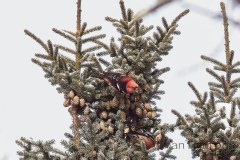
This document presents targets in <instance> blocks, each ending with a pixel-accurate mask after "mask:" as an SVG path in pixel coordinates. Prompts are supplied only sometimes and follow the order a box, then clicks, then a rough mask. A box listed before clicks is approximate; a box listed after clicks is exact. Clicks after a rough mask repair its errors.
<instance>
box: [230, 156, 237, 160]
mask: <svg viewBox="0 0 240 160" xmlns="http://www.w3.org/2000/svg"><path fill="white" fill-rule="evenodd" d="M229 160H237V157H236V156H231V157H230V158H229Z"/></svg>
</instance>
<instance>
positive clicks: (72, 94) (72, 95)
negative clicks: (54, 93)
mask: <svg viewBox="0 0 240 160" xmlns="http://www.w3.org/2000/svg"><path fill="white" fill-rule="evenodd" d="M74 96H75V93H74V91H70V92H68V94H67V97H68V98H70V99H73V97H74Z"/></svg>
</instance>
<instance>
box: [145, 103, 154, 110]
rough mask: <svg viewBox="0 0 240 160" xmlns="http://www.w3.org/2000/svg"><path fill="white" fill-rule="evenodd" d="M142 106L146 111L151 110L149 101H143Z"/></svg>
mask: <svg viewBox="0 0 240 160" xmlns="http://www.w3.org/2000/svg"><path fill="white" fill-rule="evenodd" d="M144 108H145V109H146V110H147V111H152V106H151V104H150V103H144Z"/></svg>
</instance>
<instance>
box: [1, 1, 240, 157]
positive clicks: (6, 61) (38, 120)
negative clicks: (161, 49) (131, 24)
mask: <svg viewBox="0 0 240 160" xmlns="http://www.w3.org/2000/svg"><path fill="white" fill-rule="evenodd" d="M1 2H2V3H1V5H0V13H1V14H0V19H1V25H0V41H1V51H0V52H1V53H0V59H1V63H0V73H1V81H0V82H1V83H0V89H1V92H0V97H1V98H0V100H1V102H0V159H1V158H4V157H5V158H6V159H8V160H15V159H18V157H17V155H16V151H17V150H19V149H20V148H19V147H18V146H17V145H16V144H15V140H16V139H19V138H20V137H21V136H24V137H32V138H34V139H35V140H38V139H41V140H49V139H55V140H56V146H59V143H60V141H61V140H62V139H65V137H64V135H63V134H64V133H65V132H70V130H69V125H70V124H71V117H70V115H69V113H68V112H67V109H66V108H64V107H63V106H62V103H63V95H60V94H58V93H57V91H56V89H55V88H54V87H52V86H51V85H50V83H48V81H47V80H46V79H45V78H44V77H43V72H42V70H41V69H40V68H39V67H38V66H36V65H34V64H32V63H31V61H30V59H31V58H32V57H33V55H34V53H36V52H37V53H43V49H42V48H41V47H40V46H39V45H38V44H37V43H35V42H34V41H33V40H32V39H30V38H29V37H27V36H25V35H24V32H23V30H24V29H29V30H30V31H32V32H34V33H35V34H36V35H37V36H39V37H41V39H42V40H44V41H47V40H48V39H51V40H52V41H53V42H54V43H58V42H59V43H62V44H66V41H65V40H64V39H63V38H61V37H59V36H58V35H56V34H54V33H53V32H52V30H51V29H52V28H53V27H56V28H58V29H67V30H72V31H74V30H75V17H76V4H75V0H71V1H68V0H61V1H59V0H51V1H49V0H41V1H33V0H21V1H19V0H18V1H17V0H12V1H4V2H3V0H1ZM154 2H155V0H125V3H126V6H127V7H130V8H132V9H133V10H134V11H139V10H141V9H143V8H145V7H147V6H151V5H152V4H153V3H154ZM185 2H191V3H193V4H196V5H199V6H202V7H204V8H207V9H208V10H210V11H213V13H220V6H219V2H220V1H219V0H217V1H209V0H201V1H199V0H188V1H187V0H186V1H185ZM82 6H83V7H82V9H83V12H82V20H83V21H86V22H88V26H96V25H102V26H103V30H102V33H106V34H107V38H106V39H105V42H109V39H110V38H111V37H112V36H116V35H117V34H116V31H115V30H114V28H113V27H112V26H111V24H110V23H108V22H106V21H105V20H104V17H105V16H111V17H120V9H119V5H118V0H83V4H82ZM228 9H229V10H230V9H231V7H228ZM183 10H184V7H183V6H182V5H181V4H180V3H174V4H171V5H168V6H166V7H164V8H162V9H160V10H159V11H158V12H156V13H155V14H152V15H150V16H148V17H146V18H145V19H144V23H145V24H146V25H150V24H153V25H155V26H156V25H161V17H162V16H164V17H166V18H167V19H168V20H169V21H171V20H172V19H173V18H174V17H175V16H176V15H177V14H178V13H180V12H181V11H183ZM228 12H230V11H228ZM231 14H233V15H234V17H235V18H237V16H238V15H237V14H236V13H231ZM230 25H231V24H230ZM179 30H180V31H181V32H182V34H181V35H180V36H176V37H175V39H174V43H173V46H174V49H173V50H172V51H171V52H170V55H169V56H167V57H165V58H164V61H163V62H161V63H160V64H159V66H160V67H166V66H168V67H170V68H171V71H170V72H168V73H166V74H165V75H164V76H163V77H162V78H163V80H165V84H164V85H163V86H162V88H161V89H163V90H165V91H166V94H165V95H164V96H162V100H161V101H158V106H159V107H160V108H162V109H163V113H162V121H163V122H165V123H174V122H175V121H176V117H175V116H173V115H172V113H171V112H170V110H171V109H176V110H178V111H180V113H182V114H185V113H190V114H194V112H193V111H194V109H193V107H192V106H191V105H190V104H189V101H190V100H193V99H194V98H195V97H194V95H193V93H192V92H191V90H190V89H189V87H188V86H187V82H188V81H192V82H193V83H194V84H195V85H196V87H197V88H198V89H199V90H200V91H201V92H203V91H205V90H207V89H208V86H207V82H208V81H210V80H212V78H211V77H210V76H209V75H207V73H206V72H205V68H206V67H208V66H209V65H208V63H205V62H202V60H201V59H200V55H202V54H204V55H208V56H209V55H210V56H213V57H217V58H218V59H220V60H223V59H224V43H223V26H222V21H221V20H218V19H213V18H212V17H211V16H206V15H202V14H200V13H198V12H195V11H194V10H192V11H191V13H190V14H189V15H187V16H185V17H184V18H183V19H182V20H181V21H180V23H179ZM230 38H231V44H230V46H231V49H233V50H235V52H236V53H237V54H238V53H239V51H240V47H239V41H240V32H239V29H237V28H236V27H235V28H234V27H233V26H231V27H230ZM67 44H68V43H67ZM219 44H220V45H219ZM239 57H240V56H239V55H236V58H239ZM209 67H210V66H209ZM169 136H170V137H171V138H172V139H173V140H174V141H175V142H176V143H185V140H184V138H182V137H181V136H180V134H179V132H178V131H176V132H175V133H174V134H169ZM185 145H186V143H185ZM173 154H174V155H176V156H178V158H177V159H180V160H181V159H183V158H184V159H186V160H188V159H189V160H190V159H192V158H191V151H190V150H188V149H187V146H185V148H184V149H176V150H174V151H173Z"/></svg>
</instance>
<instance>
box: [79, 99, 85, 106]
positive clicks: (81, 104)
mask: <svg viewBox="0 0 240 160" xmlns="http://www.w3.org/2000/svg"><path fill="white" fill-rule="evenodd" d="M79 104H80V106H81V107H84V106H85V99H83V98H81V99H80V100H79Z"/></svg>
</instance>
